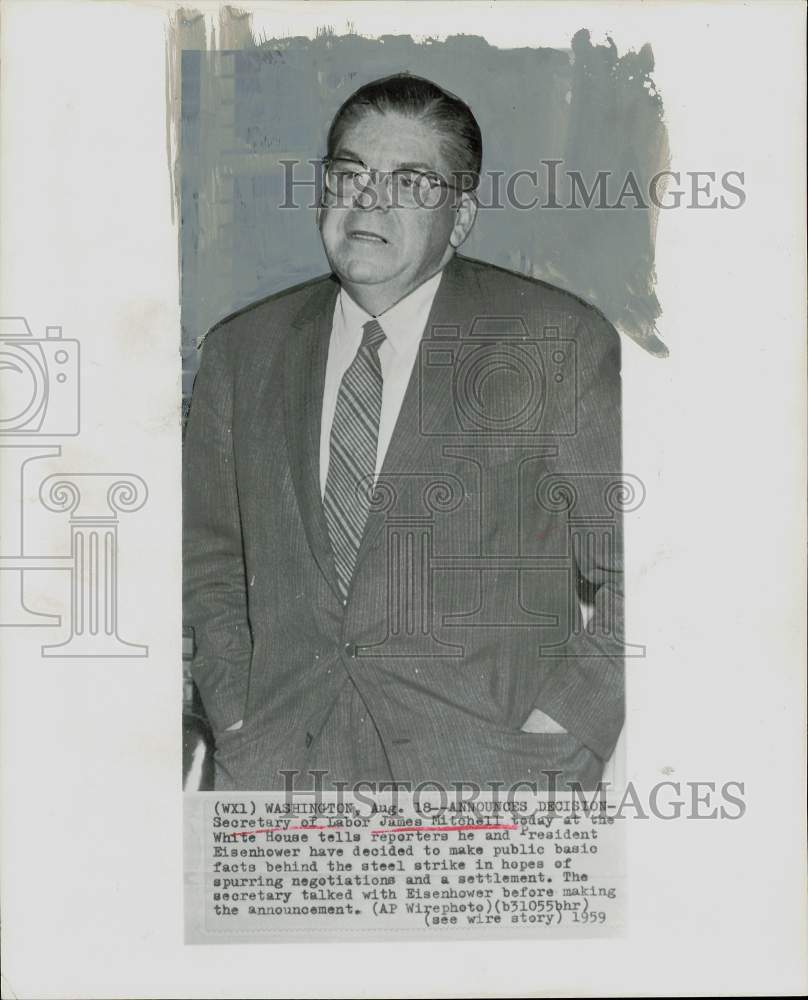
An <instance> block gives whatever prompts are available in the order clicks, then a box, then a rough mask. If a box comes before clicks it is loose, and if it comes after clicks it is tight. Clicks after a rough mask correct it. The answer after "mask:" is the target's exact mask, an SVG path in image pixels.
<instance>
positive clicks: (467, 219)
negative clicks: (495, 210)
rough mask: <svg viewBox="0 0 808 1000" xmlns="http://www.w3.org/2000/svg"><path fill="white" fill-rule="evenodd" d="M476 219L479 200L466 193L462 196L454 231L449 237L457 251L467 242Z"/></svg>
mask: <svg viewBox="0 0 808 1000" xmlns="http://www.w3.org/2000/svg"><path fill="white" fill-rule="evenodd" d="M476 218H477V199H476V198H475V197H474V195H473V194H469V193H468V192H467V191H464V192H463V194H462V195H461V196H460V204H459V205H458V206H457V215H456V216H455V224H454V229H453V230H452V235H451V236H450V237H449V242H450V243H451V244H452V246H453V247H454V248H455V250H456V249H457V248H458V247H459V246H461V245H462V244H463V243H464V242H465V240H466V237H467V236H468V234H469V233H470V232H471V227H472V226H473V225H474V220H475V219H476Z"/></svg>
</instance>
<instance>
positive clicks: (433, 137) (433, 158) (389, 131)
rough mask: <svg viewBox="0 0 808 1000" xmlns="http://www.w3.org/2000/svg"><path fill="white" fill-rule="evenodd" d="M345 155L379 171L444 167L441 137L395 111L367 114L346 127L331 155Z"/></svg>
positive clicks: (431, 128)
mask: <svg viewBox="0 0 808 1000" xmlns="http://www.w3.org/2000/svg"><path fill="white" fill-rule="evenodd" d="M347 154H350V155H352V156H355V157H358V158H359V159H360V160H362V161H363V162H364V163H367V164H369V165H370V166H373V167H377V168H379V169H382V170H393V169H395V168H396V167H400V166H402V165H403V164H406V165H408V166H415V165H421V166H423V167H425V168H431V169H433V170H440V169H444V168H445V163H444V157H443V151H442V136H441V134H440V132H439V131H438V130H437V129H436V128H435V126H434V125H432V124H431V123H429V122H427V121H424V120H423V119H422V118H413V117H410V116H409V115H402V114H398V113H396V112H385V113H380V112H376V111H369V112H367V113H366V114H364V115H363V116H362V117H361V118H358V119H357V120H356V121H352V122H351V123H350V124H349V125H347V126H346V128H345V129H344V131H343V132H342V134H341V135H340V137H339V140H338V142H337V145H336V148H335V149H334V150H333V151H332V155H335V156H345V155H347Z"/></svg>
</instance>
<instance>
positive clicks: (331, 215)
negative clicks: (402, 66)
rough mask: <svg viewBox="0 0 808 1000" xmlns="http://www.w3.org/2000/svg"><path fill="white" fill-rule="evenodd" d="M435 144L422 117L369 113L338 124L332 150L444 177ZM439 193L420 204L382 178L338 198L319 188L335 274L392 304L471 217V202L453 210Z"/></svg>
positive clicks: (371, 163)
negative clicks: (340, 129)
mask: <svg viewBox="0 0 808 1000" xmlns="http://www.w3.org/2000/svg"><path fill="white" fill-rule="evenodd" d="M440 145H441V143H440V136H439V134H438V133H437V132H436V131H435V129H434V128H433V127H432V126H430V125H429V124H427V123H425V122H422V121H420V120H418V119H413V118H409V117H407V116H404V115H400V114H396V113H392V112H391V113H387V114H379V113H377V112H368V114H366V115H365V116H364V117H363V118H361V119H359V120H358V121H356V122H354V123H353V124H351V125H350V126H348V127H347V128H346V129H345V131H344V132H343V134H342V137H341V138H340V140H339V143H338V145H337V148H336V149H334V150H332V151H331V156H332V158H334V159H337V158H340V159H346V160H352V161H356V162H360V163H364V164H365V166H367V167H371V168H373V169H376V170H381V171H393V170H401V169H402V168H406V167H412V168H416V169H418V170H421V171H424V172H427V173H435V174H438V175H440V176H442V177H444V178H449V177H450V176H451V175H450V167H449V164H447V163H446V162H445V160H444V157H443V154H442V153H441V148H440ZM436 193H437V192H436ZM439 193H440V195H441V197H440V198H438V204H437V206H436V207H427V206H426V205H425V204H423V202H421V203H419V204H415V205H412V204H407V202H406V198H403V197H402V196H401V193H399V192H397V191H396V189H395V187H390V186H387V185H385V183H383V182H377V183H376V184H372V185H371V186H370V189H369V190H367V191H366V192H365V193H364V195H362V196H360V197H354V198H351V199H348V200H345V201H338V199H336V198H335V197H333V196H332V195H330V194H329V193H328V192H326V193H325V200H324V203H323V207H322V208H321V209H320V210H319V212H318V223H319V226H320V235H321V236H322V240H323V245H324V247H325V252H326V255H327V256H328V260H329V263H330V264H331V267H332V268H333V270H334V272H335V273H336V275H337V276H338V277H339V278H340V280H341V281H342V282H343V283H345V284H347V285H348V286H351V285H354V286H362V290H364V291H365V292H366V293H370V294H372V295H373V296H374V297H375V298H377V299H378V297H379V295H382V296H383V298H384V299H385V300H389V304H391V305H392V304H393V303H394V302H396V301H398V300H399V299H401V298H403V297H404V296H405V295H407V294H408V293H409V292H410V291H412V290H413V289H414V288H417V287H418V285H420V284H421V283H422V282H423V281H425V280H426V279H427V278H428V277H430V275H432V274H434V273H435V272H436V271H437V270H439V268H440V267H442V266H443V265H444V264H445V263H446V262H447V261H448V259H449V258H450V257H451V255H452V253H453V246H452V243H454V245H455V246H458V245H459V244H460V243H461V242H462V241H463V239H464V238H465V236H466V233H467V231H468V229H470V228H471V222H473V209H470V208H469V207H468V206H464V208H462V209H461V210H460V211H458V204H459V202H458V198H459V196H455V193H454V191H446V190H445V189H444V190H441V191H440V192H439ZM464 201H470V199H464ZM469 212H471V219H470V220H469V219H468V218H467V217H468V215H469ZM364 286H376V287H375V288H370V287H367V288H365V287H364Z"/></svg>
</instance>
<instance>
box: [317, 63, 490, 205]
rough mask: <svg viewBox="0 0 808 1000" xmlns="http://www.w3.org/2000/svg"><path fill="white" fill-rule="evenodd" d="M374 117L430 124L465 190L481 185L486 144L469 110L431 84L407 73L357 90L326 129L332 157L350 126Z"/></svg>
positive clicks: (457, 98) (457, 182)
mask: <svg viewBox="0 0 808 1000" xmlns="http://www.w3.org/2000/svg"><path fill="white" fill-rule="evenodd" d="M370 112H376V113H377V114H385V112H395V113H396V114H400V115H407V116H408V117H410V118H417V119H420V120H421V121H423V122H426V123H427V124H429V125H432V126H433V127H434V128H435V130H436V131H438V132H439V133H440V136H441V145H442V152H443V155H444V157H445V159H446V162H447V163H448V164H449V168H450V170H451V172H452V174H453V176H454V183H455V184H456V185H457V186H458V187H460V188H461V189H462V190H464V191H472V190H474V189H475V188H476V187H477V185H478V184H479V182H480V167H481V165H482V158H483V140H482V135H481V134H480V126H479V125H478V124H477V119H476V118H475V117H474V115H473V114H472V112H471V108H470V107H469V106H468V105H467V104H466V103H465V102H464V101H461V100H460V98H459V97H455V95H454V94H450V93H449V91H448V90H444V89H443V88H442V87H439V86H438V85H437V84H436V83H433V82H432V81H431V80H425V79H424V78H423V77H421V76H411V75H410V74H409V73H397V74H395V75H394V76H386V77H384V78H383V79H381V80H372V81H371V82H370V83H366V84H365V85H364V86H363V87H360V88H359V90H357V91H355V92H354V93H353V94H351V96H350V97H349V98H348V99H347V100H346V101H345V103H344V104H343V105H342V107H341V108H340V109H339V111H337V113H336V115H334V120H333V121H332V122H331V128H330V129H329V130H328V155H329V156H331V155H333V153H334V152H335V151H336V149H337V146H338V143H339V141H340V139H341V138H342V134H343V132H344V131H345V129H346V128H348V126H349V125H351V124H353V123H354V122H356V121H358V120H359V119H361V118H363V117H364V116H365V115H366V114H368V113H370Z"/></svg>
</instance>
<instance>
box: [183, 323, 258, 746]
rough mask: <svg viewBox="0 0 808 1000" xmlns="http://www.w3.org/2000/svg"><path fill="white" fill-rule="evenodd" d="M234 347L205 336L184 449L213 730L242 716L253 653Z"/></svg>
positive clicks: (196, 668)
mask: <svg viewBox="0 0 808 1000" xmlns="http://www.w3.org/2000/svg"><path fill="white" fill-rule="evenodd" d="M228 346H230V345H229V344H228V338H227V337H226V336H225V331H224V330H222V329H217V330H214V331H212V332H211V333H210V334H209V335H208V337H207V338H206V339H205V342H204V347H203V353H202V362H201V365H200V368H199V372H198V374H197V377H196V381H195V383H194V391H193V398H192V401H191V409H190V414H189V417H188V424H187V428H186V434H185V442H184V449H183V451H184V454H183V562H184V594H183V599H184V621H185V625H186V626H190V627H191V628H193V630H194V640H195V655H194V658H193V661H192V665H191V669H192V673H193V676H194V680H195V681H196V684H197V687H198V688H199V692H200V695H201V697H202V702H203V704H204V706H205V711H206V712H207V715H208V719H209V721H210V723H211V726H212V727H213V729H214V731H221V730H222V729H226V728H227V727H228V726H230V725H232V724H233V723H234V722H237V721H238V720H239V719H241V718H243V714H244V706H245V702H246V696H247V683H248V678H249V670H250V659H251V656H252V641H251V636H250V628H249V621H248V617H247V591H246V581H245V565H244V553H243V548H242V536H241V521H240V516H239V503H238V493H237V490H236V473H235V463H234V454H233V442H232V425H233V373H232V358H231V357H230V354H229V352H228V350H227V348H228Z"/></svg>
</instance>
